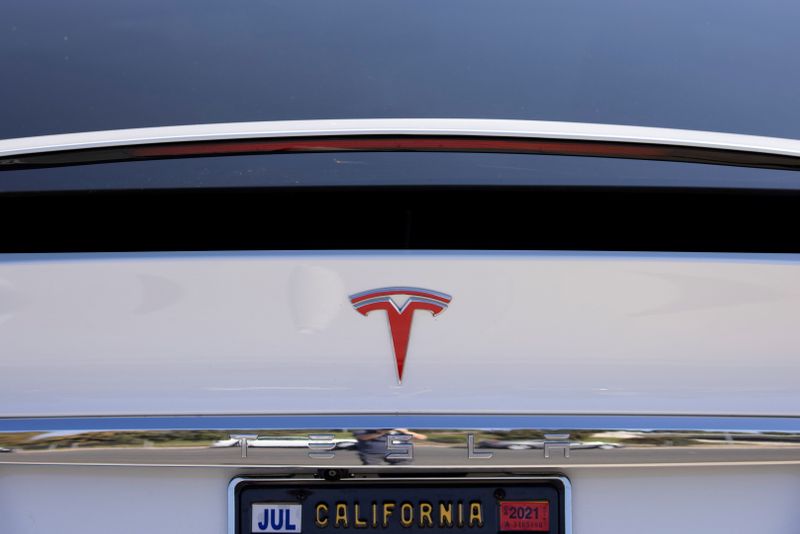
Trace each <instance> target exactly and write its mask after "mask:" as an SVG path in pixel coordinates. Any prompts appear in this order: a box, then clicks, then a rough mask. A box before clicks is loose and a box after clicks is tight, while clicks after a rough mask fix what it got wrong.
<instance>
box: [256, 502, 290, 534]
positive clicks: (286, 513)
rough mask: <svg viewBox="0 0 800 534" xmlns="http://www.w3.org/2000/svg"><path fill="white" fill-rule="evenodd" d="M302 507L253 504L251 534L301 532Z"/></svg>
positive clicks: (281, 504) (283, 504) (282, 504)
mask: <svg viewBox="0 0 800 534" xmlns="http://www.w3.org/2000/svg"><path fill="white" fill-rule="evenodd" d="M302 512H303V507H302V505H300V504H285V503H256V504H253V528H252V530H251V532H294V533H299V532H302V530H301V528H302V519H303V517H302V516H303V513H302Z"/></svg>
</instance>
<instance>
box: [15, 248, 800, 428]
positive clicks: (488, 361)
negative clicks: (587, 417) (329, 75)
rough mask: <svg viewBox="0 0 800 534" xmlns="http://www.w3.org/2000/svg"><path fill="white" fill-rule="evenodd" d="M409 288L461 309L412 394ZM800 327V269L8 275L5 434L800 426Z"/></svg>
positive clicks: (167, 262) (435, 325)
mask: <svg viewBox="0 0 800 534" xmlns="http://www.w3.org/2000/svg"><path fill="white" fill-rule="evenodd" d="M395 285H405V286H417V287H423V288H428V289H433V290H437V291H443V292H446V293H448V294H450V295H452V296H453V301H452V304H451V305H450V307H449V309H448V310H446V311H445V312H444V313H442V314H441V315H440V316H439V317H436V318H433V317H432V316H430V315H429V314H427V313H426V312H417V314H416V315H415V318H414V325H413V330H412V334H411V342H410V346H409V356H408V361H407V365H406V372H405V376H404V380H403V384H402V385H401V386H400V385H398V384H397V381H396V379H395V375H394V373H395V372H394V362H393V357H392V351H391V345H390V339H389V334H388V327H387V321H386V318H385V315H384V314H383V312H381V313H373V314H371V315H370V316H368V317H363V316H361V315H359V314H358V313H356V312H355V310H353V308H352V307H351V306H350V304H349V302H348V300H347V295H348V294H351V293H355V292H359V291H363V290H368V289H373V288H377V287H384V286H395ZM798 318H800V256H796V255H784V256H778V255H763V256H761V255H748V256H736V255H688V254H680V255H670V254H600V253H597V254H593V253H582V254H579V253H565V254H559V253H520V254H501V253H497V254H486V253H475V254H470V253H452V254H441V253H440V254H428V253H412V252H409V253H374V254H367V253H352V254H350V253H296V254H295V253H220V254H155V255H141V254H120V255H69V256H59V255H36V256H24V255H20V256H14V255H8V256H4V257H2V260H1V261H0V415H1V416H22V415H33V416H36V415H42V416H44V415H92V414H98V415H103V414H215V413H293V412H306V413H319V412H332V413H337V412H338V413H344V412H485V411H489V412H531V413H641V414H648V413H650V414H652V413H673V414H677V413H686V414H770V415H779V414H785V415H800V387H799V386H798V382H797V376H798V371H799V370H800V361H798V360H800V358H798V347H800V328H798Z"/></svg>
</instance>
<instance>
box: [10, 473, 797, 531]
mask: <svg viewBox="0 0 800 534" xmlns="http://www.w3.org/2000/svg"><path fill="white" fill-rule="evenodd" d="M239 474H241V473H238V472H235V471H233V470H231V471H229V472H224V471H220V470H201V469H189V470H185V469H176V468H173V469H169V468H158V469H146V468H102V467H80V468H74V467H73V468H70V467H46V468H45V467H28V466H24V467H20V466H2V469H0V532H3V533H13V534H41V533H43V532H69V533H73V532H76V533H77V532H80V533H81V534H107V533H108V532H114V533H115V534H141V533H142V532H148V533H151V534H167V533H174V532H192V533H193V534H220V533H223V532H225V526H226V504H227V503H226V490H227V486H228V482H229V481H230V480H231V479H232V478H233V477H234V476H236V475H239ZM566 474H567V475H568V476H569V478H570V480H571V482H572V490H573V521H574V530H575V532H576V534H641V533H642V532H647V533H648V534H673V533H674V532H693V533H695V532H696V533H701V532H702V533H703V534H730V533H731V532H769V533H770V534H793V533H795V532H797V525H798V524H800V508H799V507H798V506H797V503H798V502H800V470H798V469H797V468H795V467H792V468H785V467H784V468H780V467H778V468H776V467H766V468H765V467H759V468H755V467H738V468H691V469H688V468H658V469H642V468H628V469H625V468H615V469H613V470H608V471H585V470H581V469H571V470H567V472H566Z"/></svg>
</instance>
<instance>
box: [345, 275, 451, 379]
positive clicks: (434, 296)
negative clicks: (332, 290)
mask: <svg viewBox="0 0 800 534" xmlns="http://www.w3.org/2000/svg"><path fill="white" fill-rule="evenodd" d="M403 297H405V302H402V304H398V303H397V301H399V300H400V298H403ZM451 300H452V297H451V296H450V295H445V294H444V293H439V292H436V291H431V290H429V289H419V288H416V287H383V288H380V289H372V290H370V291H364V292H363V293H356V294H355V295H350V302H352V303H353V307H354V308H355V309H356V311H357V312H358V313H360V314H361V315H363V316H365V317H366V316H367V314H369V313H370V312H373V311H376V310H382V311H385V312H386V316H387V318H388V319H389V331H390V332H391V334H392V345H393V347H394V359H395V362H396V365H397V382H398V383H402V381H403V369H404V368H405V365H406V353H407V352H408V338H409V336H410V335H411V321H412V319H413V318H414V312H415V311H417V310H425V311H429V312H431V313H432V314H433V316H434V317H436V316H437V315H439V314H440V313H442V312H443V311H444V310H446V309H447V306H448V304H450V301H451Z"/></svg>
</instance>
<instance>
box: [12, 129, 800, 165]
mask: <svg viewBox="0 0 800 534" xmlns="http://www.w3.org/2000/svg"><path fill="white" fill-rule="evenodd" d="M344 151H359V152H377V151H415V152H503V153H522V154H555V155H568V156H593V157H610V158H626V159H645V160H659V161H677V162H688V163H707V164H715V165H735V166H744V167H758V168H769V169H784V170H800V140H795V139H784V138H776V137H763V136H754V135H741V134H731V133H719V132H706V131H696V130H680V129H671V128H651V127H644V126H625V125H615V124H595V123H578V122H553V121H527V120H501V119H344V120H298V121H270V122H238V123H219V124H196V125H185V126H164V127H154V128H135V129H125V130H106V131H96V132H81V133H69V134H57V135H45V136H37V137H23V138H17V139H6V140H0V170H11V169H24V168H39V167H53V166H64V165H83V164H91V163H110V162H118V161H137V160H152V159H169V158H181V157H209V156H222V155H243V154H278V153H299V152H344Z"/></svg>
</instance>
